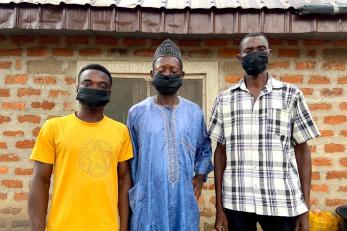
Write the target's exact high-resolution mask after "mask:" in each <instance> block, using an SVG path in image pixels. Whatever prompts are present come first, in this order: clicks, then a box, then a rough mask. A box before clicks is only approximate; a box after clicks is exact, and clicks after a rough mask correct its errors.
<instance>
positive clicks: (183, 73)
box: [182, 71, 186, 79]
mask: <svg viewBox="0 0 347 231" xmlns="http://www.w3.org/2000/svg"><path fill="white" fill-rule="evenodd" d="M185 74H186V73H185V72H184V71H182V79H183V78H184V75H185Z"/></svg>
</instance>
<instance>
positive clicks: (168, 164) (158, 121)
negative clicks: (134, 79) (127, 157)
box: [128, 97, 213, 231]
mask: <svg viewBox="0 0 347 231" xmlns="http://www.w3.org/2000/svg"><path fill="white" fill-rule="evenodd" d="M128 127H129V129H130V133H131V137H132V141H133V147H134V158H133V159H132V160H131V174H132V179H133V184H134V187H133V188H131V189H130V190H129V203H130V207H131V209H132V211H133V214H132V217H131V225H130V227H131V228H130V230H132V231H194V230H198V229H199V217H200V215H199V208H198V204H197V201H196V199H195V196H194V191H193V185H192V179H193V177H194V176H195V175H196V174H204V175H206V176H207V174H208V173H209V172H210V171H211V170H212V168H213V167H212V163H211V155H212V151H211V141H210V138H209V137H208V135H207V132H206V127H205V123H204V118H203V114H202V111H201V109H200V108H199V106H197V105H196V104H194V103H192V102H190V101H188V100H185V99H183V98H181V97H179V104H178V105H177V106H175V107H173V108H169V107H165V106H161V105H158V104H156V103H155V102H154V97H149V98H147V99H145V100H144V101H142V102H140V103H138V104H136V105H134V106H133V107H132V108H131V109H130V111H129V116H128Z"/></svg>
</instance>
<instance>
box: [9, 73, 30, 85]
mask: <svg viewBox="0 0 347 231" xmlns="http://www.w3.org/2000/svg"><path fill="white" fill-rule="evenodd" d="M27 81H28V76H27V75H25V74H24V75H8V76H6V77H5V84H26V83H27Z"/></svg>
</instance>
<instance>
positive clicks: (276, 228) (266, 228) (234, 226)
mask: <svg viewBox="0 0 347 231" xmlns="http://www.w3.org/2000/svg"><path fill="white" fill-rule="evenodd" d="M225 215H226V216H227V218H228V226H229V231H256V230H257V222H259V224H260V226H261V228H262V229H263V231H294V229H295V222H296V218H297V217H275V216H263V215H257V214H255V213H246V212H239V211H234V210H228V209H225Z"/></svg>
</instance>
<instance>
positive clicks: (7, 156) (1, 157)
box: [0, 154, 19, 162]
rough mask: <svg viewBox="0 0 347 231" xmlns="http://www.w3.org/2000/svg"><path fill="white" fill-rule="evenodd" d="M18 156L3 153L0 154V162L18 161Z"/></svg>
mask: <svg viewBox="0 0 347 231" xmlns="http://www.w3.org/2000/svg"><path fill="white" fill-rule="evenodd" d="M18 160H19V157H18V156H16V155H14V154H3V155H0V162H15V161H18Z"/></svg>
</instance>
